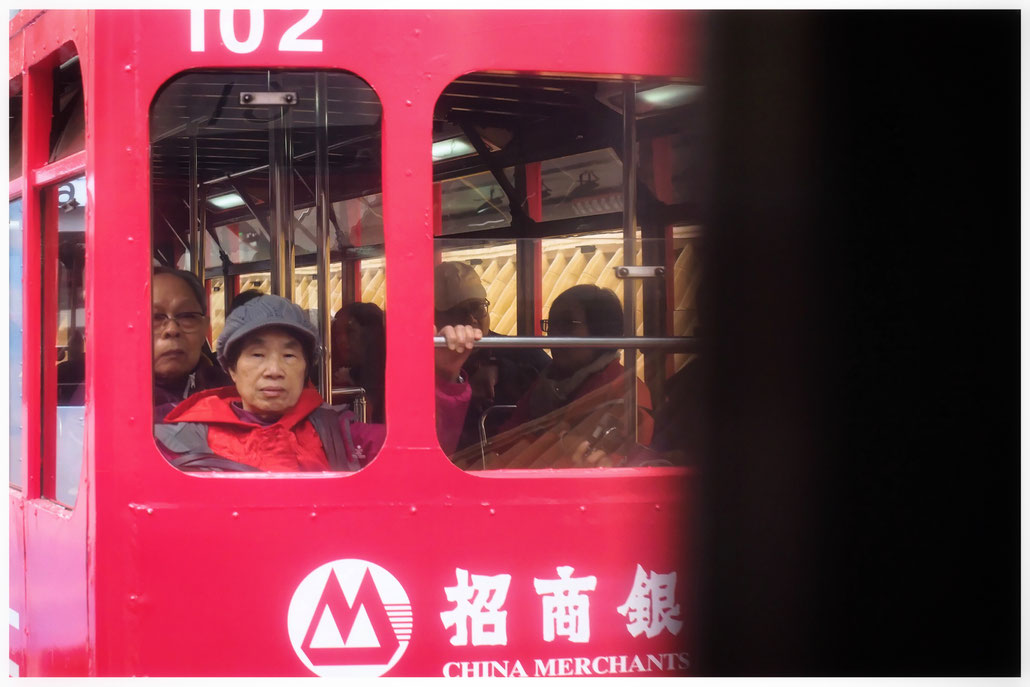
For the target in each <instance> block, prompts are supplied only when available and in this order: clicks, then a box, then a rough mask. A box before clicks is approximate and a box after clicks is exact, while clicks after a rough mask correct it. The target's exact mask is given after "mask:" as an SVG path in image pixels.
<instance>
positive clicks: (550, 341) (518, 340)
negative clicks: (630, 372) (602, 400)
mask: <svg viewBox="0 0 1030 687" xmlns="http://www.w3.org/2000/svg"><path fill="white" fill-rule="evenodd" d="M700 341H701V340H700V339H699V338H697V337H696V336H484V337H483V338H482V339H480V340H479V341H477V342H476V343H475V348H638V349H666V350H679V351H686V352H688V353H689V352H696V351H697V349H698V347H699V346H700ZM433 345H434V346H435V347H437V348H446V347H447V342H446V340H445V339H444V338H443V337H442V336H434V337H433Z"/></svg>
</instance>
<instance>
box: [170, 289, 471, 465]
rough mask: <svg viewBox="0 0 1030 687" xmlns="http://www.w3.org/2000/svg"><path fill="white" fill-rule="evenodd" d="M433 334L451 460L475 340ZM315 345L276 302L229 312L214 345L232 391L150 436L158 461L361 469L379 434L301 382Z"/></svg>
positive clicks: (191, 406) (458, 330)
mask: <svg viewBox="0 0 1030 687" xmlns="http://www.w3.org/2000/svg"><path fill="white" fill-rule="evenodd" d="M440 334H441V335H442V336H444V338H445V339H446V340H447V343H448V348H446V349H439V350H437V351H436V378H437V383H436V398H437V427H438V431H439V436H440V442H441V445H442V447H443V448H444V450H445V451H453V449H454V447H455V446H456V444H457V440H458V435H459V433H460V431H461V423H462V420H463V419H464V416H465V412H466V409H467V407H468V401H469V398H470V397H471V390H470V388H469V385H468V384H467V383H466V382H464V380H463V379H462V378H461V374H460V373H461V365H462V363H463V362H464V361H465V359H467V358H468V356H469V354H470V353H471V351H472V348H473V346H474V342H475V341H476V340H478V339H479V338H480V337H481V336H482V332H481V331H480V330H477V329H474V328H472V327H468V326H464V327H445V328H444V329H443V330H441V332H440ZM317 344H318V336H317V331H316V330H315V328H314V326H313V325H312V324H311V323H310V321H309V320H308V318H307V316H306V315H305V314H304V311H303V310H301V309H300V307H298V306H297V305H294V304H293V303H290V302H289V301H287V300H286V299H284V298H281V297H279V296H262V297H261V298H257V299H255V300H253V301H250V302H248V303H246V304H245V305H243V306H241V307H240V308H238V309H236V310H234V311H233V312H232V313H231V314H230V315H229V317H228V318H227V319H226V323H225V328H224V329H223V330H222V334H221V336H220V337H219V338H218V345H217V348H218V360H219V362H220V363H221V365H222V367H223V368H225V370H226V372H228V373H229V375H230V376H231V378H232V380H233V383H234V386H231V387H223V388H220V389H212V390H209V391H205V392H202V393H199V394H195V395H193V396H191V397H190V398H189V399H187V400H186V401H184V402H182V403H180V404H179V405H178V406H176V407H175V409H174V410H172V411H171V412H169V413H168V414H167V416H165V417H164V419H163V420H162V421H159V422H158V424H157V425H156V426H155V429H154V433H155V436H156V437H157V439H158V443H159V446H160V448H161V450H162V453H163V454H164V455H165V457H166V458H168V460H169V461H170V462H171V463H172V464H173V465H175V466H176V467H179V468H181V469H186V470H234V471H247V470H250V471H273V472H286V471H318V470H357V469H359V468H360V467H362V466H364V465H366V464H368V463H369V462H370V461H371V460H372V459H373V458H374V457H375V455H376V454H377V453H378V452H379V449H380V448H381V447H382V444H383V440H384V437H385V434H386V431H385V430H386V428H385V426H384V425H378V424H366V423H363V422H357V421H356V420H355V419H354V415H353V414H352V413H351V412H350V411H349V410H343V411H338V410H336V409H332V408H329V407H328V406H324V405H323V404H322V399H321V396H320V395H319V394H318V392H317V391H316V390H315V388H314V387H313V386H312V385H311V383H310V382H308V381H307V371H308V369H310V366H311V362H312V361H313V360H314V352H315V350H316V346H317ZM158 417H161V415H160V414H159V415H158Z"/></svg>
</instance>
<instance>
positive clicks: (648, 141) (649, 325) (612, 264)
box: [433, 73, 700, 470]
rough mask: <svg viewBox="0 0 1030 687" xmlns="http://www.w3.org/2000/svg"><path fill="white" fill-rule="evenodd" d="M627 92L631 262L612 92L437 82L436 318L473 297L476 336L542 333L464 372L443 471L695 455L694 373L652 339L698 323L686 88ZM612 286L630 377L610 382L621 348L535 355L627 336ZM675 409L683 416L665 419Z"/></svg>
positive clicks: (537, 83) (482, 356) (691, 129)
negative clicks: (466, 387)
mask: <svg viewBox="0 0 1030 687" xmlns="http://www.w3.org/2000/svg"><path fill="white" fill-rule="evenodd" d="M633 89H634V95H635V97H634V100H633V108H632V109H633V110H634V115H635V116H634V127H633V129H634V136H635V138H636V141H635V146H634V149H635V151H636V153H635V155H636V169H635V176H636V179H637V186H636V194H635V195H636V200H635V209H636V214H635V220H636V221H635V226H634V227H633V228H632V234H631V236H632V240H633V244H634V251H633V255H630V256H626V255H624V245H625V241H626V239H627V237H626V232H624V228H623V210H624V202H625V192H624V179H623V177H624V174H623V163H622V160H623V159H624V157H625V154H626V153H625V142H624V140H623V134H624V126H623V125H624V121H623V120H624V113H625V110H626V108H625V107H624V105H623V103H624V98H625V97H626V96H625V92H626V84H625V83H624V82H619V81H612V80H603V79H592V78H588V77H559V76H554V77H542V76H523V75H513V74H492V73H491V74H488V73H477V74H470V75H468V76H464V77H461V78H459V79H458V80H456V81H455V82H453V83H451V84H450V85H448V86H447V88H445V89H444V91H443V93H442V94H441V96H440V98H439V100H438V102H437V105H436V108H435V111H434V149H433V157H434V170H433V171H434V179H436V180H437V181H438V182H439V183H440V185H441V190H442V193H443V198H442V206H443V213H442V214H443V218H442V226H441V227H439V228H438V230H437V232H436V236H437V238H436V239H435V242H436V244H435V248H436V251H435V253H436V256H437V260H438V261H439V262H441V264H442V265H444V267H441V266H437V268H436V269H437V275H438V279H437V281H436V284H435V288H436V292H435V293H436V298H435V304H436V307H437V319H438V320H439V319H440V317H441V316H442V313H441V312H440V310H439V308H441V307H449V308H451V311H450V312H453V313H457V312H458V311H459V310H461V309H462V308H466V310H467V311H468V313H471V312H472V307H473V306H476V307H479V305H480V303H481V302H482V301H486V302H488V304H489V305H488V306H486V307H480V310H481V311H482V312H483V313H484V314H485V315H486V316H487V317H488V320H489V326H490V329H491V330H493V331H492V332H491V334H504V335H516V336H520V337H526V336H541V337H542V338H541V339H540V342H539V344H538V346H537V348H536V349H529V348H525V347H519V348H504V347H494V345H493V344H491V345H489V346H484V347H482V348H481V349H480V350H479V351H477V352H476V353H474V354H473V357H472V358H470V360H469V362H468V364H467V366H468V370H467V372H468V374H469V376H470V377H471V378H473V379H475V378H476V377H477V376H478V377H480V378H481V379H480V383H479V384H478V385H477V384H475V383H474V384H473V389H472V391H473V398H472V403H471V405H470V409H469V414H468V416H467V417H466V419H465V426H464V430H463V433H462V437H461V442H460V444H459V450H458V451H457V452H456V453H454V454H452V455H451V460H452V462H454V463H455V464H456V465H458V466H459V467H462V468H464V469H468V470H483V469H487V470H491V469H517V468H561V467H590V466H604V465H624V466H649V465H679V464H684V463H687V462H690V461H692V460H693V456H694V449H693V446H696V445H697V443H698V436H697V434H699V432H700V430H699V411H698V408H697V404H696V403H694V402H693V399H696V397H697V394H698V389H697V388H696V382H695V379H694V378H695V377H696V374H688V371H691V370H693V371H695V372H696V370H694V368H691V367H690V365H691V363H692V361H693V359H694V356H693V355H692V354H689V353H683V352H681V351H682V349H683V348H686V347H687V346H686V345H685V344H682V345H681V344H676V345H677V346H679V350H677V349H675V348H674V347H669V346H670V344H668V339H669V338H670V337H690V336H693V335H694V333H695V331H694V330H695V328H696V307H695V304H694V300H695V293H696V285H697V281H698V278H699V274H700V266H699V265H698V262H697V260H696V257H695V253H694V251H693V244H694V240H695V239H696V237H697V236H698V235H699V228H698V226H697V207H696V198H697V189H698V186H699V185H698V179H697V164H696V160H695V155H694V148H693V142H694V140H695V135H696V133H695V132H696V120H697V118H696V113H697V102H698V98H699V96H700V89H699V87H697V86H695V85H692V84H686V83H673V82H669V81H642V82H639V83H637V84H635V85H634V87H633ZM456 142H457V143H456ZM459 143H460V144H461V145H459ZM438 149H439V150H438ZM448 152H451V153H453V154H452V155H450V156H448V155H447V153H448ZM448 263H451V264H452V266H451V267H446V265H447V264H448ZM624 265H634V266H642V265H650V266H656V267H661V268H662V272H663V274H664V276H661V277H651V278H649V279H637V280H635V281H630V280H626V279H623V278H620V277H619V276H618V275H617V273H616V270H615V268H616V267H619V266H624ZM441 270H447V271H448V273H447V274H442V273H441ZM627 285H631V286H632V288H633V289H634V291H635V299H634V300H635V307H634V308H633V312H632V316H633V322H634V326H633V327H632V328H631V329H632V330H633V331H632V332H631V333H630V335H631V336H632V338H639V337H643V338H644V341H643V342H642V343H641V345H639V346H636V347H634V348H635V354H634V355H635V361H634V362H633V367H634V368H635V371H636V375H632V373H627V372H625V371H624V366H625V365H626V364H627V361H626V359H625V354H626V348H630V347H633V340H632V338H631V339H628V340H626V342H625V344H624V346H625V348H622V349H620V348H615V347H614V346H613V345H607V347H597V348H588V347H576V346H574V345H572V342H569V343H570V345H571V347H570V346H569V345H565V344H562V345H561V346H559V347H549V346H548V345H547V343H548V342H547V337H553V336H559V337H570V336H572V337H587V336H590V337H596V336H603V337H609V338H623V337H625V336H626V335H627V330H628V329H630V328H629V327H627V326H626V324H625V318H626V315H625V314H624V306H623V304H624V303H625V297H626V295H625V293H626V289H627V288H628V286H627ZM487 291H489V292H490V296H488V295H487ZM494 294H497V297H491V296H493V295H494ZM459 301H460V302H459ZM455 316H457V315H455ZM469 317H471V315H469ZM473 319H474V318H473ZM469 321H470V322H471V320H469ZM656 338H657V339H664V340H665V342H653V340H654V339H656ZM649 340H650V341H649ZM556 343H557V342H556ZM613 343H614V342H613ZM652 345H653V346H655V347H652ZM659 346H666V348H661V347H659ZM531 354H535V355H540V356H545V357H544V358H542V359H541V358H536V359H533V358H531V357H530V355H531ZM534 366H537V367H536V370H535V371H534ZM484 368H486V369H487V372H484ZM491 368H492V369H491ZM630 380H633V383H634V385H635V387H636V389H635V393H631V389H632V386H631V382H630ZM686 387H690V388H689V389H686ZM634 395H635V398H636V408H634V407H633V405H632V401H631V400H630V398H631V396H634ZM627 409H630V410H629V411H627ZM633 411H635V412H633ZM684 413H689V414H691V416H692V417H691V418H688V419H677V416H678V415H683V414H684ZM684 427H688V428H689V430H683V428H684ZM687 433H689V434H690V436H686V434H687Z"/></svg>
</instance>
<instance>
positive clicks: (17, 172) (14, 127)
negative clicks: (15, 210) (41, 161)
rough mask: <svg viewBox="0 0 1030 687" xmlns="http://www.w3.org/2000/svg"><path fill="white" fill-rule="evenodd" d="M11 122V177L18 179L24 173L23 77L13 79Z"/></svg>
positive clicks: (9, 103)
mask: <svg viewBox="0 0 1030 687" xmlns="http://www.w3.org/2000/svg"><path fill="white" fill-rule="evenodd" d="M7 102H8V107H9V108H10V113H9V117H10V124H9V126H8V133H9V136H10V138H9V139H8V156H7V160H8V170H9V174H10V178H11V179H17V178H18V177H20V176H21V175H22V170H21V104H22V98H21V77H20V76H19V77H16V78H14V79H11V89H10V98H9V99H8V101H7Z"/></svg>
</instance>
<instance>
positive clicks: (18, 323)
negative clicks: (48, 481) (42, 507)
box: [7, 198, 23, 486]
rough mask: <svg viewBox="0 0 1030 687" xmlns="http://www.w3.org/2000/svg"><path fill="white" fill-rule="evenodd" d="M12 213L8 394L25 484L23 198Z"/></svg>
mask: <svg viewBox="0 0 1030 687" xmlns="http://www.w3.org/2000/svg"><path fill="white" fill-rule="evenodd" d="M8 212H9V213H10V227H11V228H10V247H9V253H8V258H9V260H8V263H7V264H8V265H9V267H10V272H9V273H8V282H7V287H8V290H7V293H8V298H9V299H10V318H11V322H10V334H9V336H10V340H9V344H10V348H9V349H8V356H9V357H8V359H7V361H8V367H7V369H8V373H9V375H10V384H9V387H10V395H9V396H8V401H9V405H8V412H9V413H10V422H11V430H10V436H11V444H10V449H9V450H10V458H11V460H10V466H9V467H10V477H11V484H14V485H18V486H23V485H22V479H21V466H22V456H21V452H22V425H21V412H22V408H21V399H22V355H21V350H22V349H21V335H22V302H21V297H22V289H21V274H22V268H21V262H22V228H21V199H20V198H19V199H18V200H14V201H11V203H10V206H9V210H8Z"/></svg>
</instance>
